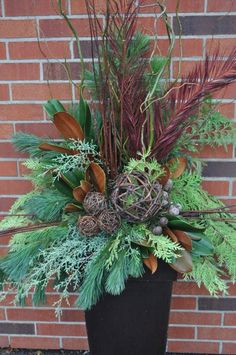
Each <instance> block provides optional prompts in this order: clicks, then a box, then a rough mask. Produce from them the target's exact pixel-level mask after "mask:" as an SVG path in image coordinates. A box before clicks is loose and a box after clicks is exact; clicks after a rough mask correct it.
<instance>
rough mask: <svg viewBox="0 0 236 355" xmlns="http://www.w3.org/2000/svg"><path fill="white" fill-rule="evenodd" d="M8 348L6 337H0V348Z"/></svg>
mask: <svg viewBox="0 0 236 355" xmlns="http://www.w3.org/2000/svg"><path fill="white" fill-rule="evenodd" d="M8 346H9V340H8V337H7V336H0V347H1V348H7V347H8Z"/></svg>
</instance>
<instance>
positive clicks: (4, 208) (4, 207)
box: [0, 197, 16, 244]
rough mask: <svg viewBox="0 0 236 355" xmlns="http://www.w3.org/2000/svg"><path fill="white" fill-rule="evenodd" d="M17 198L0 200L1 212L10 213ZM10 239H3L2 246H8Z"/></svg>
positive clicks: (2, 198)
mask: <svg viewBox="0 0 236 355" xmlns="http://www.w3.org/2000/svg"><path fill="white" fill-rule="evenodd" d="M15 200H16V199H15V198H11V197H1V198H0V212H8V211H9V209H10V208H11V206H12V205H13V203H14V202H15ZM5 241H6V242H5ZM8 241H9V237H6V238H5V237H1V244H8Z"/></svg>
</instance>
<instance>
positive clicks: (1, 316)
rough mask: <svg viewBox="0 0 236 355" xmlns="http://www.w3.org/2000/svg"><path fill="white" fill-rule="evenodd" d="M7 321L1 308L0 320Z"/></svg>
mask: <svg viewBox="0 0 236 355" xmlns="http://www.w3.org/2000/svg"><path fill="white" fill-rule="evenodd" d="M1 248H3V247H1ZM5 319H6V317H5V312H4V309H3V308H1V309H0V320H5ZM0 342H1V338H0Z"/></svg>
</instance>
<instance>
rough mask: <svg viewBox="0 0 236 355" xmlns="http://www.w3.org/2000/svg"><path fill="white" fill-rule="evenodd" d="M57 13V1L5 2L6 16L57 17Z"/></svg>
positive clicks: (25, 0) (27, 0) (10, 0)
mask: <svg viewBox="0 0 236 355" xmlns="http://www.w3.org/2000/svg"><path fill="white" fill-rule="evenodd" d="M63 3H65V1H63ZM63 5H64V4H63ZM64 9H65V6H64ZM57 13H58V10H57V1H56V0H50V1H48V0H40V1H39V0H37V1H32V0H31V1H29V0H20V1H19V0H5V14H6V16H10V17H12V16H46V15H56V14H57Z"/></svg>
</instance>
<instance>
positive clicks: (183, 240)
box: [173, 230, 193, 251]
mask: <svg viewBox="0 0 236 355" xmlns="http://www.w3.org/2000/svg"><path fill="white" fill-rule="evenodd" d="M173 232H174V234H175V235H176V237H177V238H178V242H179V243H180V244H181V245H182V246H183V247H184V248H185V249H186V250H188V251H191V250H192V247H193V245H192V239H191V238H190V237H189V236H188V235H187V234H186V233H184V232H183V231H180V230H173Z"/></svg>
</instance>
